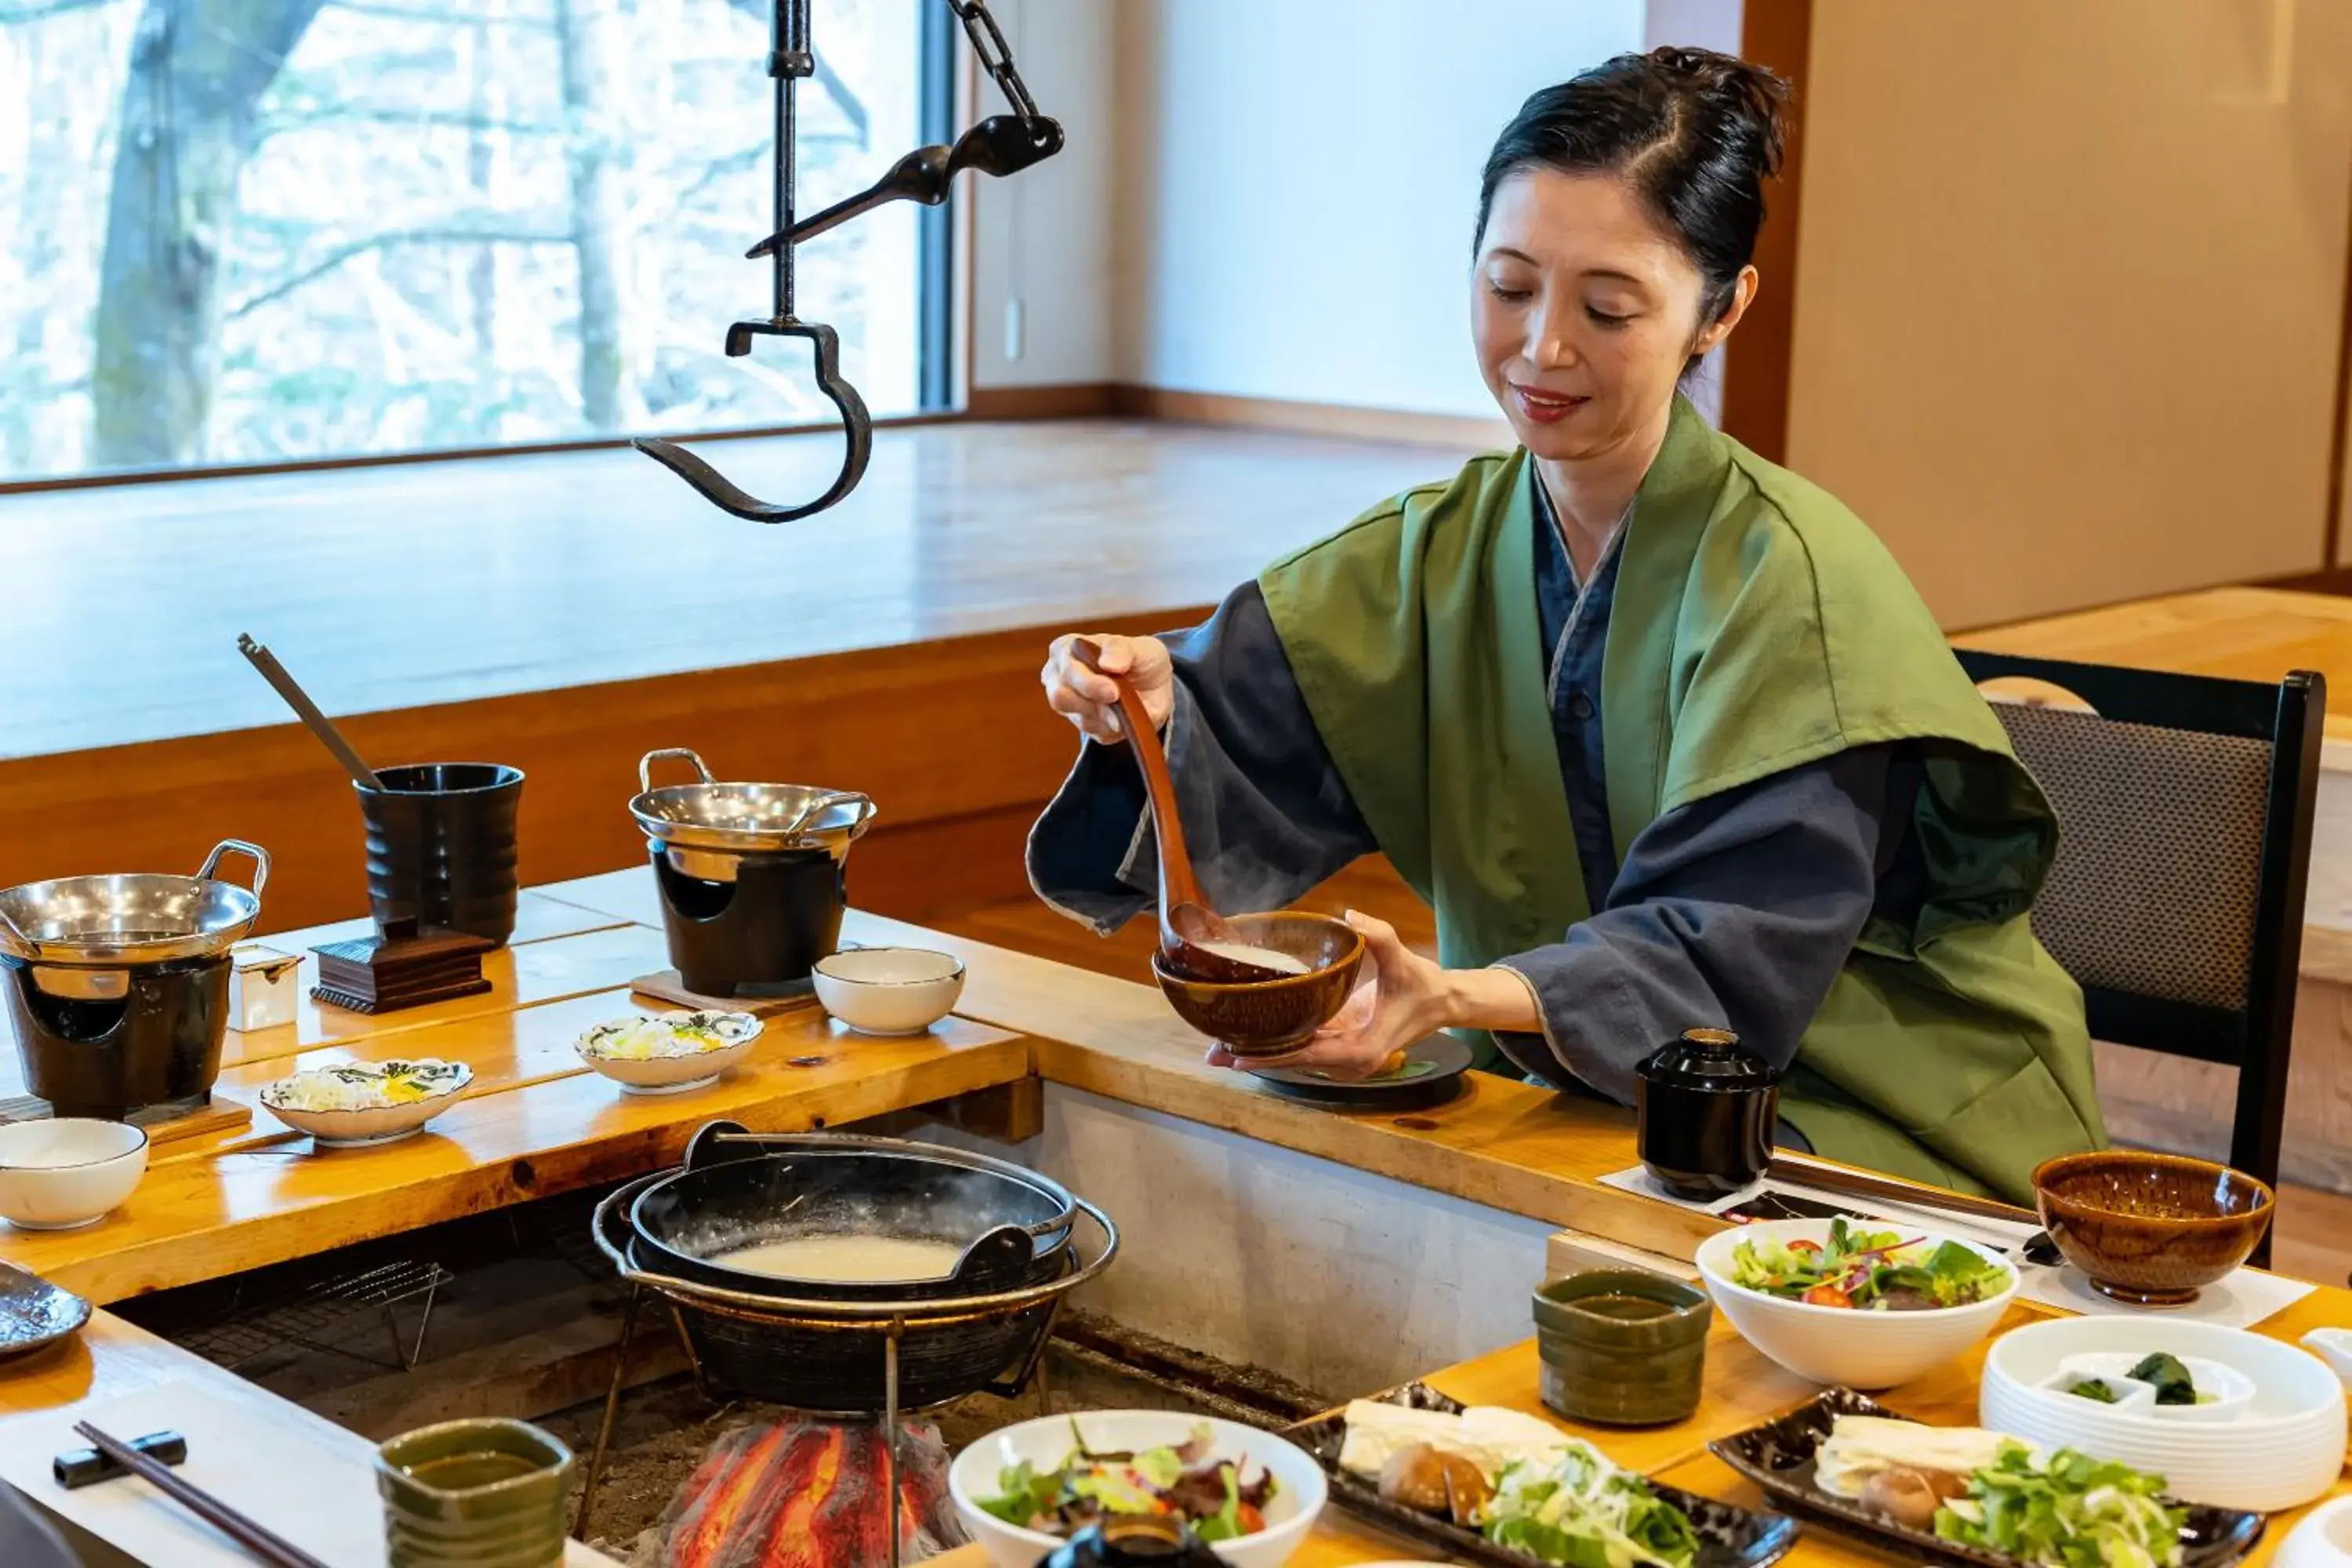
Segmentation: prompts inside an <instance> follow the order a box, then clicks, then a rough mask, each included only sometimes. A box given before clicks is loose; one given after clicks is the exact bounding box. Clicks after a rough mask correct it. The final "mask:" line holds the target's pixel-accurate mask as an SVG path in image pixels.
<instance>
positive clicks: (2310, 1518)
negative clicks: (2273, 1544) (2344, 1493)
mask: <svg viewBox="0 0 2352 1568" xmlns="http://www.w3.org/2000/svg"><path fill="white" fill-rule="evenodd" d="M2275 1562H2276V1568H2352V1497H2340V1498H2336V1499H2335V1500H2332V1501H2328V1502H2324V1503H2321V1504H2320V1505H2319V1506H2318V1507H2317V1508H2315V1509H2313V1510H2311V1511H2310V1512H2309V1513H2307V1514H2305V1516H2304V1519H2303V1522H2302V1523H2301V1524H2298V1525H2296V1526H2295V1527H2294V1530H2293V1531H2289V1532H2288V1534H2287V1538H2286V1540H2285V1541H2284V1542H2281V1543H2280V1545H2279V1550H2278V1557H2277V1558H2276V1560H2275Z"/></svg>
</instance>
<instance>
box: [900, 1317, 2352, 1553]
mask: <svg viewBox="0 0 2352 1568" xmlns="http://www.w3.org/2000/svg"><path fill="white" fill-rule="evenodd" d="M2052 1315H2053V1314H2051V1313H2049V1312H2047V1311H2045V1310H2043V1309H2042V1308H2039V1307H2035V1306H2030V1305H2029V1306H2021V1307H2018V1308H2015V1309H2012V1310H2011V1312H2010V1313H2009V1315H2008V1316H2007V1317H2006V1318H2004V1319H2003V1320H2002V1321H2001V1323H2000V1329H1999V1330H1997V1331H1996V1333H1997V1334H1998V1333H2003V1332H2007V1331H2009V1330H2011V1329H2014V1328H2017V1327H2019V1326H2021V1325H2022V1324H2025V1323H2030V1322H2034V1321H2040V1320H2041V1319H2042V1318H2045V1317H2048V1316H2052ZM2331 1324H2337V1325H2340V1324H2352V1291H2345V1290H2338V1289H2320V1290H2317V1291H2315V1292H2314V1293H2313V1294H2311V1295H2309V1296H2306V1297H2305V1298H2304V1299H2303V1300H2301V1301H2299V1302H2297V1303H2296V1304H2295V1305H2294V1306H2293V1307H2291V1308H2289V1309H2288V1310H2286V1311H2284V1312H2282V1313H2280V1314H2279V1315H2278V1316H2277V1317H2275V1318H2273V1319H2272V1320H2270V1321H2268V1322H2265V1323H2263V1324H2260V1325H2258V1327H2257V1329H2256V1331H2257V1332H2259V1333H2263V1334H2267V1335H2269V1336H2270V1337H2272V1338H2273V1339H2280V1340H2286V1341H2290V1342H2292V1341H2294V1340H2295V1339H2297V1338H2299V1337H2300V1336H2302V1335H2303V1334H2305V1333H2306V1332H2308V1331H2311V1330H2312V1329H2315V1328H2319V1327H2321V1326H2323V1325H2331ZM1983 1368H1984V1347H1983V1346H1979V1347H1978V1348H1977V1349H1976V1350H1975V1351H1972V1352H1969V1355H1968V1356H1967V1357H1965V1358H1964V1359H1962V1360H1959V1361H1956V1362H1953V1363H1950V1364H1948V1365H1947V1366H1944V1367H1941V1368H1938V1369H1937V1371H1936V1372H1934V1373H1929V1374H1928V1375H1927V1376H1926V1377H1923V1378H1920V1379H1918V1380H1917V1381H1916V1382H1914V1383H1911V1384H1906V1385H1905V1386H1904V1387H1901V1388H1898V1389H1895V1390H1893V1391H1891V1392H1890V1393H1888V1394H1885V1395H1883V1396H1882V1397H1883V1398H1884V1400H1885V1403H1886V1405H1888V1406H1889V1407H1890V1408H1892V1409H1895V1410H1897V1411H1899V1412H1901V1413H1902V1414H1904V1415H1910V1416H1914V1417H1916V1418H1917V1419H1919V1420H1922V1421H1929V1422H1933V1423H1936V1424H1937V1425H1939V1426H1974V1425H1975V1424H1976V1419H1977V1380H1978V1378H1979V1374H1980V1373H1982V1371H1983ZM1536 1373H1537V1363H1536V1347H1535V1342H1534V1341H1533V1340H1528V1341H1526V1342H1522V1343H1520V1344H1516V1345H1512V1346H1510V1347H1509V1348H1508V1349H1506V1350H1501V1351H1497V1352H1495V1353H1494V1354H1492V1355H1488V1356H1482V1357H1480V1358H1479V1359H1477V1360H1476V1361H1470V1362H1465V1363H1462V1364H1460V1365H1458V1366H1451V1367H1447V1368H1445V1369H1444V1371H1442V1372H1435V1373H1431V1374H1430V1375H1429V1377H1428V1378H1427V1380H1426V1381H1427V1382H1428V1383H1429V1384H1431V1385H1432V1386H1433V1387H1434V1388H1436V1389H1437V1390H1438V1391H1439V1392H1441V1393H1444V1394H1451V1395H1452V1396H1453V1397H1454V1398H1455V1399H1458V1400H1460V1401H1462V1402H1463V1403H1464V1404H1465V1405H1508V1406H1510V1407H1511V1408H1512V1409H1515V1410H1522V1411H1525V1412H1527V1413H1528V1414H1529V1415H1539V1416H1542V1417H1543V1418H1545V1419H1546V1420H1549V1421H1550V1422H1552V1423H1553V1424H1554V1425H1555V1426H1560V1427H1562V1428H1564V1429H1566V1430H1568V1431H1570V1432H1573V1433H1575V1434H1577V1435H1578V1436H1581V1437H1585V1438H1589V1439H1590V1440H1591V1441H1592V1442H1593V1443H1595V1444H1596V1445H1598V1446H1599V1447H1601V1449H1602V1450H1603V1451H1604V1452H1606V1453H1608V1454H1609V1455H1610V1456H1611V1457H1612V1458H1615V1459H1616V1460H1617V1461H1618V1462H1619V1463H1620V1464H1623V1465H1626V1466H1629V1467H1631V1468H1635V1469H1638V1470H1641V1471H1642V1472H1643V1474H1645V1475H1648V1476H1651V1477H1653V1478H1654V1479H1658V1480H1661V1481H1664V1482H1666V1483H1667V1484H1669V1485H1672V1486H1676V1487H1680V1488H1682V1489H1684V1490H1685V1491H1690V1492H1696V1493H1698V1494H1700V1495H1701V1496H1704V1497H1712V1498H1717V1499H1720V1500H1723V1501H1726V1502H1733V1503H1738V1504H1740V1505H1741V1506H1743V1507H1747V1508H1766V1507H1769V1506H1770V1505H1769V1502H1768V1501H1767V1500H1765V1498H1764V1497H1763V1495H1762V1494H1761V1493H1760V1492H1759V1491H1758V1490H1757V1489H1756V1488H1754V1487H1753V1486H1750V1485H1749V1484H1748V1482H1747V1481H1745V1480H1743V1479H1740V1477H1739V1476H1738V1474H1737V1473H1736V1472H1735V1471H1733V1470H1732V1469H1731V1468H1729V1467H1727V1466H1726V1465H1725V1464H1724V1463H1723V1462H1722V1461H1721V1460H1719V1459H1717V1458H1715V1457H1714V1456H1713V1455H1711V1454H1709V1453H1708V1452H1707V1451H1706V1445H1707V1444H1708V1443H1709V1442H1710V1441H1712V1440H1714V1439H1716V1438H1719V1437H1723V1436H1728V1435H1730V1434H1731V1433H1734V1432H1738V1431H1740V1430H1742V1429H1743V1428H1746V1427H1748V1426H1755V1425H1756V1424H1757V1423H1758V1422H1759V1421H1764V1420H1768V1419H1769V1418H1771V1417H1772V1416H1775V1415H1780V1414H1781V1413H1782V1412H1784V1411H1787V1410H1790V1409H1792V1408H1794V1407H1795V1406H1797V1405H1801V1404H1803V1403H1804V1402H1805V1401H1806V1400H1808V1399H1811V1397H1812V1396H1813V1394H1815V1393H1816V1392H1818V1388H1819V1385H1818V1384H1812V1383H1809V1382H1807V1381H1806V1380H1805V1379H1803V1378H1801V1377H1798V1376H1797V1375H1795V1374H1794V1373H1789V1372H1785V1371H1783V1370H1781V1369H1780V1367H1778V1366H1775V1365H1774V1364H1773V1363H1770V1362H1769V1361H1767V1360H1766V1359H1765V1358H1764V1357H1763V1356H1762V1355H1761V1354H1760V1353H1759V1352H1757V1351H1756V1350H1755V1349H1754V1348H1753V1347H1752V1346H1750V1345H1749V1344H1748V1342H1747V1341H1745V1340H1743V1339H1741V1338H1740V1337H1739V1336H1738V1334H1737V1333H1735V1332H1733V1331H1732V1329H1731V1326H1730V1325H1729V1324H1728V1323H1727V1322H1726V1321H1724V1320H1723V1319H1722V1318H1721V1317H1717V1319H1716V1320H1715V1330H1714V1332H1713V1334H1712V1335H1711V1336H1710V1337H1709V1339H1708V1341H1707V1347H1706V1386H1705V1388H1704V1390H1703V1392H1702V1393H1701V1394H1700V1403H1699V1409H1698V1414H1697V1415H1694V1416H1693V1417H1692V1418H1691V1419H1689V1420H1688V1421H1685V1422H1681V1423H1678V1424H1677V1425H1675V1426H1664V1427H1656V1428H1653V1429H1651V1430H1648V1431H1640V1432H1625V1431H1617V1430H1612V1429H1608V1428H1602V1427H1595V1426H1580V1425H1579V1424H1577V1423H1575V1422H1570V1421H1564V1420H1561V1419H1560V1418H1559V1417H1558V1416H1555V1415H1552V1414H1551V1413H1550V1412H1549V1411H1548V1410H1546V1409H1545V1408H1544V1407H1543V1405H1541V1403H1540V1402H1538V1399H1537V1396H1536ZM2347 1492H2352V1467H2347V1472H2346V1474H2345V1475H2343V1476H2341V1477H2339V1478H2338V1479H2337V1480H2336V1489H2335V1490H2334V1491H2333V1492H2331V1493H2330V1494H2329V1495H2330V1496H2342V1495H2344V1494H2346V1493H2347ZM2313 1506H2314V1507H2316V1506H2317V1505H2316V1504H2314V1505H2313ZM2308 1511H2309V1510H2296V1511H2295V1512H2294V1513H2292V1514H2278V1515H2274V1516H2273V1518H2272V1520H2271V1522H2270V1529H2269V1531H2268V1532H2267V1533H2266V1534H2265V1535H2264V1536H2263V1542H2262V1544H2261V1546H2260V1547H2258V1548H2257V1549H2256V1550H2255V1552H2254V1553H2253V1554H2252V1556H2251V1557H2249V1558H2248V1559H2247V1564H2248V1568H2262V1564H2263V1563H2267V1562H2269V1561H2270V1558H2271V1557H2272V1555H2273V1553H2274V1552H2276V1551H2277V1550H2278V1543H2279V1542H2280V1541H2281V1540H2283V1539H2284V1537H2285V1535H2286V1532H2287V1531H2289V1530H2290V1529H2292V1528H2293V1527H2294V1521H2296V1520H2298V1519H2300V1518H2301V1517H2302V1516H2303V1514H2304V1513H2305V1512H2308ZM1425 1555H1426V1553H1425V1552H1423V1550H1422V1549H1421V1548H1420V1547H1417V1546H1414V1545H1412V1544H1410V1543H1408V1542H1402V1541H1399V1540H1396V1539H1394V1538H1392V1537H1391V1536H1388V1535H1386V1534H1384V1533H1382V1532H1381V1531H1378V1530H1375V1529H1374V1528H1372V1527H1371V1526H1370V1525H1367V1524H1365V1523H1362V1522H1360V1521H1358V1520H1357V1519H1355V1518H1354V1517H1353V1516H1352V1515H1350V1514H1349V1513H1348V1512H1347V1510H1344V1509H1339V1508H1329V1509H1327V1510H1325V1511H1324V1514H1323V1518H1322V1520H1321V1521H1319V1522H1318V1524H1317V1525H1316V1528H1315V1532H1314V1534H1313V1535H1312V1536H1311V1537H1310V1538H1309V1539H1308V1541H1307V1544H1306V1546H1305V1547H1304V1548H1302V1549H1301V1550H1300V1552H1299V1553H1298V1555H1297V1556H1296V1557H1294V1558H1292V1559H1291V1568H1356V1565H1358V1564H1362V1563H1381V1562H1396V1561H1401V1560H1402V1561H1418V1560H1421V1559H1423V1557H1425ZM1783 1561H1784V1563H1786V1564H1787V1568H1885V1565H1886V1564H1890V1563H1900V1562H1904V1561H1906V1559H1904V1558H1902V1557H1900V1556H1897V1555H1895V1554H1893V1553H1889V1552H1882V1551H1879V1550H1876V1549H1875V1548H1872V1547H1868V1546H1864V1545H1863V1544H1862V1543H1861V1542H1859V1541H1858V1540H1855V1539H1853V1538H1851V1537H1848V1536H1844V1535H1841V1534H1839V1533H1837V1532H1836V1531H1832V1530H1831V1529H1829V1528H1828V1527H1826V1526H1823V1525H1820V1524H1813V1523H1808V1524H1806V1525H1805V1526H1804V1533H1803V1534H1802V1535H1801V1537H1800V1538H1799V1539H1798V1542H1797V1544H1796V1547H1795V1549H1794V1550H1793V1551H1792V1552H1790V1555H1789V1556H1788V1557H1787V1558H1786V1559H1784V1560H1783ZM987 1563H988V1554H987V1553H986V1552H984V1551H982V1549H981V1548H979V1547H977V1546H971V1547H966V1548H964V1549H963V1550H962V1551H960V1552H950V1553H948V1554H947V1555H945V1556H942V1557H935V1558H933V1559H932V1560H931V1568H987Z"/></svg>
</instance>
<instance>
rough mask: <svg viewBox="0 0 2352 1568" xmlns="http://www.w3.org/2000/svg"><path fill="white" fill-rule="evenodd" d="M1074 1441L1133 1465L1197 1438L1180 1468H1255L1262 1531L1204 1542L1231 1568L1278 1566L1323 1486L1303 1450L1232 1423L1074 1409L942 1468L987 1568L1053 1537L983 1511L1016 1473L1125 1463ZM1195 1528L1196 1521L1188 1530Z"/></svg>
mask: <svg viewBox="0 0 2352 1568" xmlns="http://www.w3.org/2000/svg"><path fill="white" fill-rule="evenodd" d="M1081 1442H1083V1444H1084V1446H1085V1447H1086V1448H1087V1449H1088V1450H1091V1451H1094V1452H1098V1453H1131V1454H1133V1455H1135V1456H1136V1460H1137V1464H1138V1465H1139V1466H1140V1465H1142V1464H1143V1462H1144V1461H1146V1460H1149V1459H1152V1457H1153V1451H1155V1450H1171V1451H1172V1450H1176V1449H1180V1448H1182V1447H1184V1446H1185V1445H1187V1444H1190V1443H1195V1442H1201V1443H1204V1444H1205V1447H1206V1450H1207V1452H1206V1456H1205V1457H1204V1458H1196V1459H1194V1460H1193V1461H1192V1462H1191V1463H1190V1464H1187V1465H1185V1468H1193V1469H1197V1468H1200V1467H1202V1466H1204V1465H1212V1464H1215V1463H1217V1462H1219V1461H1224V1462H1228V1463H1231V1464H1233V1465H1234V1466H1235V1467H1236V1468H1237V1469H1238V1471H1239V1475H1238V1477H1237V1479H1238V1480H1239V1481H1240V1482H1242V1483H1244V1484H1247V1483H1250V1482H1254V1481H1255V1480H1256V1479H1258V1475H1259V1472H1260V1471H1261V1469H1263V1471H1264V1473H1265V1475H1267V1476H1269V1477H1271V1478H1272V1479H1273V1481H1274V1491H1273V1495H1272V1496H1271V1497H1269V1498H1268V1499H1267V1500H1266V1502H1265V1510H1264V1516H1265V1528H1264V1529H1262V1530H1258V1531H1254V1532H1252V1533H1249V1534H1245V1535H1237V1536H1234V1537H1232V1538H1231V1539H1227V1540H1218V1541H1211V1542H1210V1543H1209V1546H1210V1550H1211V1551H1213V1552H1215V1553H1216V1554H1217V1555H1218V1556H1219V1557H1221V1558H1223V1560H1224V1561H1225V1562H1227V1563H1232V1564H1234V1568H1281V1565H1282V1564H1283V1563H1287V1562H1288V1561H1290V1557H1291V1554H1292V1553H1293V1552H1297V1550H1298V1548H1299V1547H1300V1546H1301V1545H1302V1544H1304V1543H1305V1542H1306V1540H1307V1533H1308V1532H1309V1531H1312V1530H1313V1529H1314V1528H1315V1521H1316V1518H1317V1516H1318V1515H1319V1514H1321V1513H1322V1511H1323V1504H1324V1500H1325V1499H1326V1497H1327V1495H1328V1486H1327V1484H1326V1482H1325V1480H1324V1477H1323V1471H1322V1468H1321V1467H1319V1466H1318V1465H1317V1464H1316V1462H1315V1461H1314V1459H1313V1458H1310V1457H1309V1456H1308V1455H1307V1453H1306V1452H1305V1451H1304V1450H1303V1449H1301V1448H1299V1447H1297V1446H1296V1445H1295V1444H1292V1443H1288V1442H1286V1441H1285V1440H1284V1439H1282V1438H1280V1437H1277V1436H1274V1434H1272V1433H1270V1432H1261V1431H1259V1430H1258V1429H1257V1428H1256V1427H1255V1426H1243V1425H1242V1424H1241V1423H1239V1422H1237V1421H1218V1420H1213V1419H1210V1418H1208V1417H1205V1416H1195V1415H1184V1414H1182V1413H1181V1412H1177V1411H1165V1410H1091V1411H1087V1412H1085V1413H1083V1414H1080V1415H1046V1416H1040V1417H1039V1418H1038V1419H1036V1420H1034V1421H1023V1422H1020V1423H1018V1424H1016V1425H1014V1426H1007V1427H1005V1428H1003V1430H1002V1431H998V1432H992V1433H990V1434H989V1435H988V1436H985V1437H982V1438H981V1439H980V1440H979V1441H978V1442H976V1443H974V1444H972V1445H971V1447H968V1448H966V1449H965V1450H964V1451H963V1452H962V1453H961V1454H959V1455H957V1456H956V1459H955V1463H953V1464H952V1465H950V1466H949V1467H948V1494H949V1496H950V1497H951V1498H952V1499H954V1500H955V1506H956V1512H957V1513H958V1514H960V1515H961V1517H962V1519H963V1522H964V1528H965V1529H966V1530H968V1531H971V1538H972V1540H974V1541H976V1542H979V1543H980V1544H981V1545H982V1546H983V1547H985V1548H986V1549H987V1552H988V1555H989V1559H990V1561H991V1562H992V1563H995V1564H996V1565H997V1568H1035V1564H1037V1563H1040V1562H1042V1561H1044V1560H1045V1557H1046V1556H1047V1555H1048V1554H1049V1553H1051V1552H1053V1551H1054V1549H1055V1547H1057V1546H1059V1545H1060V1544H1061V1543H1062V1540H1063V1538H1062V1537H1061V1536H1058V1535H1049V1534H1047V1533H1045V1531H1040V1530H1030V1529H1026V1528H1024V1526H1021V1525H1018V1524H1014V1523H1013V1522H1012V1521H1009V1520H1007V1519H1004V1518H1003V1517H1001V1515H1000V1512H998V1511H992V1509H991V1507H990V1505H991V1504H992V1503H993V1504H996V1505H997V1508H998V1509H999V1510H1002V1509H1003V1508H1004V1507H1005V1503H1004V1500H1005V1499H1006V1498H1008V1497H1009V1496H1010V1495H1012V1490H1011V1484H1012V1483H1014V1482H1017V1481H1018V1480H1020V1479H1022V1477H1024V1476H1027V1477H1032V1478H1035V1479H1037V1480H1038V1481H1041V1482H1045V1481H1048V1480H1049V1479H1050V1478H1051V1477H1052V1476H1053V1475H1054V1474H1055V1472H1056V1471H1059V1470H1063V1469H1065V1468H1067V1467H1070V1466H1071V1465H1072V1464H1073V1462H1074V1461H1076V1463H1077V1467H1078V1468H1079V1469H1081V1470H1084V1471H1088V1472H1093V1471H1103V1472H1109V1471H1114V1470H1118V1471H1123V1470H1126V1469H1127V1468H1129V1467H1127V1466H1123V1465H1120V1466H1112V1465H1108V1464H1088V1463H1087V1462H1085V1461H1083V1460H1081V1459H1079V1458H1078V1453H1077V1450H1078V1447H1079V1445H1080V1444H1081ZM1154 1462H1155V1463H1164V1462H1166V1461H1154ZM1178 1462H1180V1463H1181V1462H1182V1461H1178ZM1024 1467H1025V1468H1024ZM1199 1528H1200V1526H1199V1524H1198V1523H1197V1522H1196V1523H1195V1529H1199Z"/></svg>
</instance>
